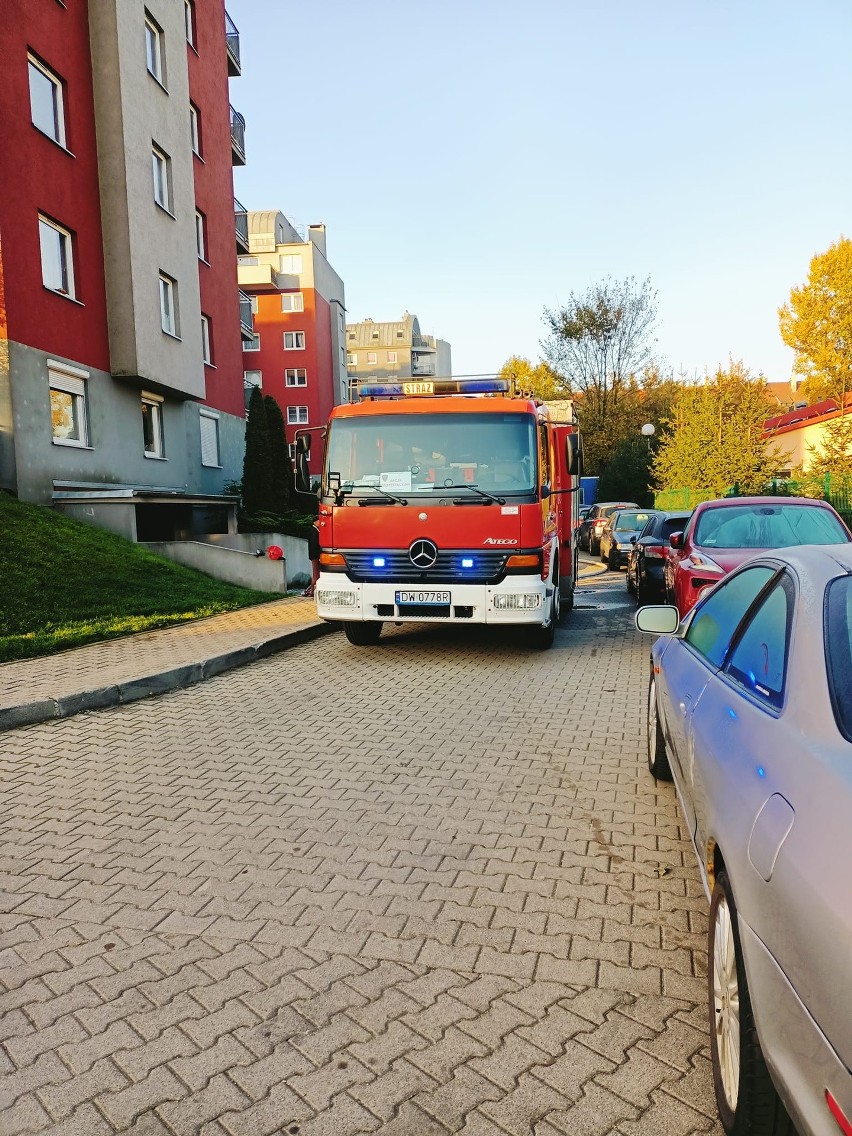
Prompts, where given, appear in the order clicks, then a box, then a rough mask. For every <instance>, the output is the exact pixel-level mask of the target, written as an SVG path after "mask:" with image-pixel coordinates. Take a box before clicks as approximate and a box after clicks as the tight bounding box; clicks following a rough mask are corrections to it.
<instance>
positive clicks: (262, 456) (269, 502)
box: [243, 387, 275, 516]
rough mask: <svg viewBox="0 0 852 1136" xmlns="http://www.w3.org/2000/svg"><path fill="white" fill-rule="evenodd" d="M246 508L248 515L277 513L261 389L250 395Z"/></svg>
mask: <svg viewBox="0 0 852 1136" xmlns="http://www.w3.org/2000/svg"><path fill="white" fill-rule="evenodd" d="M243 509H244V510H245V512H246V513H247V514H248V515H249V516H255V515H256V514H258V513H272V512H275V500H274V492H273V483H272V466H271V462H270V449H269V426H268V423H267V420H266V406H265V405H264V401H263V393H262V392H261V389H260V387H255V388H254V390H253V391H252V392H251V400H250V401H249V406H248V415H247V418H246V452H245V457H244V459H243Z"/></svg>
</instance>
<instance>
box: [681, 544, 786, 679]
mask: <svg viewBox="0 0 852 1136" xmlns="http://www.w3.org/2000/svg"><path fill="white" fill-rule="evenodd" d="M774 575H775V570H774V569H773V568H768V567H764V566H763V565H760V566H758V567H756V568H747V569H746V570H745V571H743V572H738V573H737V574H736V575H735V576H732V577H731V578H730V579H729V580H726V581H725V582H723V583H722V584H720V585H719V586H718V587H717V588H716V590H715V591H714V592H713V593H712V595H710V596H708V597H707V599H706V600H705V601H704V602H703V603H699V605H698V607H696V609H695V615H694V616H693V618H692V620H691V622H690V624H689V628H688V629H687V632H686V636H685V639H686V642H687V643H689V644H690V646H691V647H694V648H695V650H696V651H698V652H699V654H701V655H703V656H704V657H705V659H707V661H708V662H709V663H711V664H712V665H713V666H714V667H720V666H721V665H722V660H723V659H724V657H725V654H726V652H727V650H728V647H729V646H730V643H731V639H732V638H733V636H734V634H735V632H736V630H737V627H738V626H739V624H740V621H741V620H742V618H743V616H744V615H745V613H746V612H747V611H748V609H749V607H750V606H751V605H752V603H753V602H754V601H755V599H756V598H757V596H758V595H759V594H760V591H761V589H762V588H763V587H764V586H765V585H766V584H767V583H768V582H769V580H771V579H772V577H773V576H774Z"/></svg>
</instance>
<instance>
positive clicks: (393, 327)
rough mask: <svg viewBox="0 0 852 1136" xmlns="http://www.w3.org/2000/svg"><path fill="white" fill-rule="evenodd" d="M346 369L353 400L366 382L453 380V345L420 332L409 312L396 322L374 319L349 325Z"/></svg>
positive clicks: (418, 325) (418, 322) (414, 318)
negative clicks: (382, 321)
mask: <svg viewBox="0 0 852 1136" xmlns="http://www.w3.org/2000/svg"><path fill="white" fill-rule="evenodd" d="M346 368H347V370H348V372H349V385H350V388H351V390H352V392H353V397H356V398H357V388H358V387H360V386H361V385H362V384H363V383H370V382H387V381H388V380H392V379H397V378H409V379H410V378H419V377H421V376H422V377H424V378H435V377H439V378H449V377H450V376H451V375H452V351H451V348H450V344H449V343H447V342H446V341H445V340H443V339H436V338H435V336H434V335H424V334H423V333H422V332H421V331H420V321H419V320H418V318H417V316H413V315H411V313H410V312H406V313H405V314H404V315H403V317H402V319H401V320H397V321H396V323H375V322H374V321H373V320H371V319H366V320H362V321H361V323H348V324H347V325H346Z"/></svg>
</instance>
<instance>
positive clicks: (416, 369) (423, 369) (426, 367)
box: [411, 357, 435, 375]
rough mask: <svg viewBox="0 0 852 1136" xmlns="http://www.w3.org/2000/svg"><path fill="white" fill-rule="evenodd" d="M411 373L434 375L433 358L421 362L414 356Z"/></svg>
mask: <svg viewBox="0 0 852 1136" xmlns="http://www.w3.org/2000/svg"><path fill="white" fill-rule="evenodd" d="M411 373H412V375H434V374H435V364H434V362H432V361H431V360H430V361H429V362H426V360H424V361H423V362H422V363H420V362H418V361H417V360H416V359H415V358H414V357H412V359H411Z"/></svg>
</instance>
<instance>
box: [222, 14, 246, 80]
mask: <svg viewBox="0 0 852 1136" xmlns="http://www.w3.org/2000/svg"><path fill="white" fill-rule="evenodd" d="M225 44H226V46H227V49H228V74H229V75H231V76H232V77H233V76H235V75H242V73H243V71H242V66H241V65H240V33H239V31H238V30H237V25H236V24H235V23H234V21H233V20H232V19H231V17H230V16H229V15H228V13H227V12H226V13H225Z"/></svg>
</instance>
